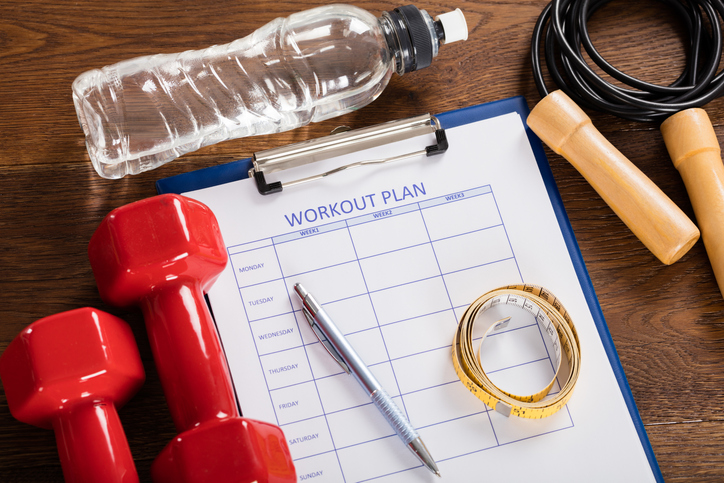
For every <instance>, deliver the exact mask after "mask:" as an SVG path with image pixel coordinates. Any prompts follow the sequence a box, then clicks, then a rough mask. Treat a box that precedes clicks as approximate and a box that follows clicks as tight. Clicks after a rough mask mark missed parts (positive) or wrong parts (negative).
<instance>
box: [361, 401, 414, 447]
mask: <svg viewBox="0 0 724 483" xmlns="http://www.w3.org/2000/svg"><path fill="white" fill-rule="evenodd" d="M370 397H371V398H372V402H373V403H375V406H377V408H378V409H379V410H380V411H381V412H382V415H383V416H384V417H385V419H387V422H389V423H390V426H392V427H393V428H394V429H395V432H396V433H397V435H398V436H399V437H400V439H402V441H404V442H405V444H408V443H409V442H410V441H412V440H414V439H417V437H418V435H417V431H415V428H413V427H412V425H411V424H410V423H409V422H408V421H407V418H405V415H404V414H402V411H401V410H400V408H399V407H397V404H395V402H394V401H393V400H392V398H391V397H390V395H389V394H387V391H385V390H384V389H382V388H379V389H377V390H376V391H375V392H373V393H372V394H370Z"/></svg>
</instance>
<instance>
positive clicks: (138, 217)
mask: <svg viewBox="0 0 724 483" xmlns="http://www.w3.org/2000/svg"><path fill="white" fill-rule="evenodd" d="M88 251H89V257H90V261H91V266H92V267H93V274H94V275H95V278H96V282H97V284H98V291H99V292H100V295H101V298H102V299H103V300H104V301H106V302H107V303H109V304H111V305H115V306H117V307H130V306H135V305H138V303H139V301H140V300H141V299H143V298H145V297H146V296H147V295H148V294H149V292H150V291H152V290H153V289H154V288H155V287H159V286H163V285H165V284H168V282H170V281H174V280H177V279H178V278H180V277H183V278H184V279H187V280H193V281H194V282H197V283H199V284H200V288H201V290H202V291H204V292H206V291H208V289H209V288H210V287H211V286H212V285H213V283H214V282H215V281H216V278H217V277H218V276H219V274H220V273H221V271H222V270H223V269H224V267H225V266H226V261H227V256H226V248H225V247H224V242H223V239H222V238H221V232H220V230H219V226H218V224H217V223H216V220H215V218H214V215H213V213H211V210H209V208H208V207H207V206H206V205H204V204H202V203H199V202H198V201H195V200H192V199H190V198H186V197H182V196H177V195H162V196H156V197H153V198H148V199H145V200H141V201H138V202H135V203H131V204H128V205H125V206H122V207H121V208H118V209H116V210H114V211H112V212H111V213H110V214H109V215H108V216H107V217H106V218H105V219H104V220H103V222H102V223H101V225H100V226H99V227H98V229H97V230H96V232H95V233H94V234H93V237H92V239H91V243H90V246H89V249H88Z"/></svg>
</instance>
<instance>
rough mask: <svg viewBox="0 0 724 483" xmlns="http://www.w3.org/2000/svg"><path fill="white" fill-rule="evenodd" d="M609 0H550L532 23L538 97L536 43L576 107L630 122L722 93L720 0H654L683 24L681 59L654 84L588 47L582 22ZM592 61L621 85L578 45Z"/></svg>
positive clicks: (542, 89)
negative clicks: (677, 71) (677, 69)
mask: <svg viewBox="0 0 724 483" xmlns="http://www.w3.org/2000/svg"><path fill="white" fill-rule="evenodd" d="M610 1H611V0H553V1H552V2H551V3H550V4H548V6H547V7H546V8H545V9H544V10H543V12H542V13H541V15H540V17H539V18H538V22H536V25H535V29H534V31H533V38H532V41H531V61H532V66H533V78H534V79H535V83H536V87H537V88H538V92H539V93H540V95H541V97H545V96H547V95H548V90H547V88H546V85H545V81H544V78H543V70H542V65H541V58H540V52H541V46H542V47H543V51H544V55H545V62H546V67H547V69H548V72H549V73H550V75H551V77H552V78H553V82H555V84H556V85H557V86H558V88H560V89H561V90H563V91H564V92H565V93H566V94H568V96H569V97H570V98H571V99H573V101H574V102H576V103H577V104H578V105H579V106H582V107H586V108H589V109H594V110H597V111H602V112H607V113H610V114H614V115H616V116H619V117H622V118H624V119H630V120H632V121H655V122H662V121H663V120H664V119H666V118H667V117H669V116H671V115H672V114H674V113H676V112H679V111H681V110H683V109H689V108H691V107H701V106H703V105H704V104H706V103H708V102H709V101H711V100H712V99H714V98H716V97H719V96H720V95H722V93H724V71H722V72H719V73H717V69H718V67H719V59H720V58H721V55H722V31H721V26H720V18H722V19H724V3H723V2H722V0H683V1H679V0H658V1H659V2H660V3H663V4H665V5H667V6H669V7H671V8H673V9H674V11H675V12H676V15H677V17H678V18H680V19H681V21H682V22H683V23H684V24H685V26H686V31H687V34H688V39H687V41H686V48H687V62H686V66H685V68H684V71H683V72H682V73H681V75H680V76H679V78H678V79H676V80H675V81H674V82H673V83H672V84H670V85H668V86H660V85H656V84H651V83H648V82H644V81H642V80H639V79H636V78H634V77H631V76H629V75H627V74H625V73H623V72H621V71H619V70H618V69H616V68H615V67H613V66H612V65H611V64H609V63H608V62H606V60H605V59H604V58H603V57H602V56H601V55H600V54H599V53H598V51H597V50H596V49H595V47H594V46H593V43H592V42H591V39H590V37H589V35H588V28H587V25H586V24H587V22H588V19H589V18H590V17H591V15H593V14H594V13H595V12H596V11H597V10H598V9H599V8H601V7H603V6H604V5H606V4H607V3H609V2H610ZM581 45H583V48H584V49H585V51H586V53H587V54H588V55H589V57H590V58H591V59H592V60H593V62H595V63H596V65H597V66H598V67H599V68H600V69H601V70H603V71H604V72H605V73H606V74H608V75H610V76H611V77H612V78H613V79H616V80H617V81H619V82H621V83H623V84H624V85H625V86H627V88H626V87H620V86H616V85H613V84H612V83H610V82H608V81H606V80H604V79H603V78H602V77H601V76H599V75H598V74H596V72H594V71H593V69H592V68H591V67H590V66H589V65H588V64H587V63H586V61H585V60H584V58H583V54H582V52H581V48H580V46H581Z"/></svg>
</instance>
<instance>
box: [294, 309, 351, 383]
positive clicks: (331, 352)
mask: <svg viewBox="0 0 724 483" xmlns="http://www.w3.org/2000/svg"><path fill="white" fill-rule="evenodd" d="M302 313H303V314H304V316H305V317H306V318H307V322H309V327H311V328H312V332H314V335H316V336H317V339H319V342H320V343H321V344H322V346H323V347H324V348H325V349H327V352H329V355H330V356H332V358H333V359H334V360H335V361H337V363H338V364H339V365H340V366H342V369H344V372H346V373H347V374H350V370H349V366H348V365H347V364H346V363H345V362H344V360H342V356H340V355H339V352H337V350H336V349H335V348H334V347H332V344H331V343H330V342H329V339H327V337H326V336H325V335H324V334H323V333H322V330H321V329H320V328H319V325H317V322H315V320H314V317H313V316H312V314H310V313H309V309H308V308H307V307H305V306H304V305H302Z"/></svg>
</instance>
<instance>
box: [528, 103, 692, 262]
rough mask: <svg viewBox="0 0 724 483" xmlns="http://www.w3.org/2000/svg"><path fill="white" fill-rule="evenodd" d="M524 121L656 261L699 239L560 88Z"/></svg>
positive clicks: (675, 257) (676, 209)
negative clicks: (613, 213)
mask: <svg viewBox="0 0 724 483" xmlns="http://www.w3.org/2000/svg"><path fill="white" fill-rule="evenodd" d="M527 123H528V126H530V128H531V129H532V130H533V132H535V133H536V134H537V135H538V137H539V138H540V139H541V140H542V141H543V142H545V143H546V144H547V145H548V146H549V147H550V148H551V149H552V150H553V151H555V152H556V153H557V154H560V155H562V156H563V157H564V158H566V159H567V160H568V161H569V162H570V163H571V164H572V165H573V166H574V167H575V168H576V169H577V170H578V171H579V172H580V173H581V174H582V175H583V176H584V177H585V178H586V180H587V181H588V182H589V183H590V184H591V186H593V188H594V189H595V190H596V191H597V192H598V194H599V195H601V198H603V200H604V201H605V202H606V203H607V204H608V205H609V206H610V207H611V209H613V211H614V212H615V213H616V214H617V215H618V216H619V218H621V220H622V221H623V222H624V223H625V224H626V226H628V227H629V229H630V230H631V231H632V232H633V233H634V234H635V235H636V236H637V237H638V238H639V240H641V242H642V243H643V244H644V245H645V246H646V247H647V248H648V249H649V250H651V252H652V253H653V254H654V255H656V257H657V258H658V259H659V260H661V261H662V262H664V263H665V264H667V265H669V264H671V263H674V262H675V261H677V260H678V259H679V258H681V257H682V256H683V255H684V254H685V253H686V252H687V251H688V250H689V248H691V246H692V245H693V244H694V243H696V241H697V240H698V239H699V230H698V229H697V227H696V225H694V223H692V222H691V220H690V219H689V218H688V217H687V216H686V214H684V212H683V211H681V209H679V207H678V206H676V204H674V202H673V201H671V199H669V198H668V197H667V196H666V195H665V194H664V193H663V192H662V191H661V190H660V189H659V188H658V186H656V185H655V184H654V183H653V182H652V181H651V180H650V179H649V178H648V177H646V175H644V174H643V173H642V172H641V171H640V170H639V169H638V168H637V167H636V166H634V165H633V164H632V163H631V161H629V160H628V159H627V158H626V157H625V156H624V155H623V154H621V152H620V151H618V149H616V148H615V147H614V146H613V145H612V144H611V143H610V142H608V140H607V139H606V138H605V137H603V135H602V134H601V133H600V132H599V131H598V130H597V129H596V128H595V127H594V126H593V124H592V123H591V119H590V118H589V117H588V116H587V115H586V114H585V113H584V112H583V110H581V108H580V107H578V106H577V105H576V104H575V103H574V102H573V101H572V100H571V99H570V98H569V97H568V96H567V95H566V94H565V93H563V91H555V92H552V93H550V94H548V95H547V96H546V97H544V98H543V99H542V100H541V101H540V102H539V103H538V105H537V106H535V108H533V110H532V111H531V113H530V115H529V116H528V121H527Z"/></svg>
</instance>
